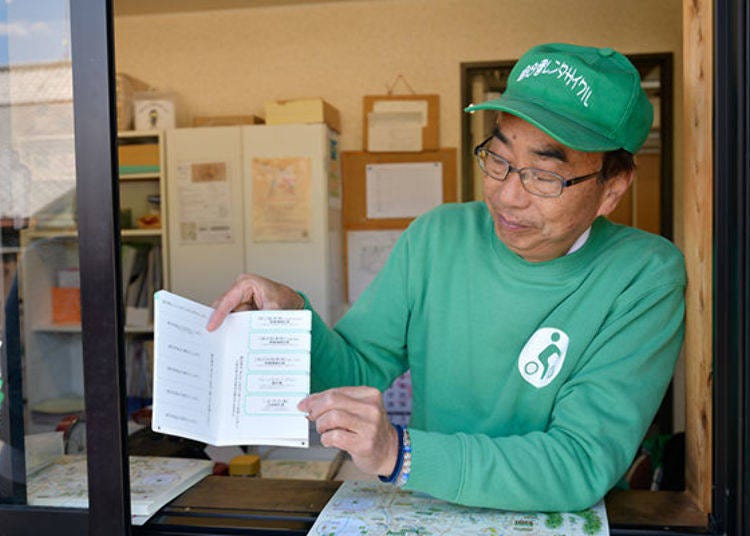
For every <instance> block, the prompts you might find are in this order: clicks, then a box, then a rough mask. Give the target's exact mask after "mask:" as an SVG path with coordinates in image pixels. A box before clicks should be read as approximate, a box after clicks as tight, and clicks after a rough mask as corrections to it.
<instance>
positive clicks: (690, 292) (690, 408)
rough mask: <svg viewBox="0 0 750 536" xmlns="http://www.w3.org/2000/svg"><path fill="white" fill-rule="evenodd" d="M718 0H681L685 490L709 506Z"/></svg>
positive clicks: (704, 508) (697, 500) (706, 507)
mask: <svg viewBox="0 0 750 536" xmlns="http://www.w3.org/2000/svg"><path fill="white" fill-rule="evenodd" d="M712 13H713V2H712V0H684V1H683V65H684V71H683V91H684V94H683V95H684V101H683V106H684V109H683V114H684V120H683V125H684V126H685V132H684V138H683V142H684V151H683V154H684V155H685V165H684V170H685V172H684V196H683V206H684V209H683V221H684V226H685V249H684V254H685V262H686V265H687V274H688V287H687V293H686V302H687V314H686V326H685V327H686V329H685V374H686V398H687V401H686V408H685V419H686V422H685V428H686V430H685V431H686V475H685V484H686V488H687V493H688V494H690V495H691V496H692V497H693V500H694V501H695V502H696V504H697V505H698V506H699V507H700V508H701V509H702V510H703V511H704V512H710V511H711V509H712V508H711V484H712V471H711V464H712V456H713V451H712V444H711V437H712V414H711V411H712V404H711V396H712V395H711V392H712V370H711V362H712V353H713V350H712V349H713V340H712V290H711V289H712V283H711V282H712V276H713V274H712V259H713V251H712V221H713V210H712V206H713V195H712V191H713V190H712V182H713V181H712V169H713V154H712V148H713V147H712V140H713V132H712V97H713V94H712V81H713V76H712V73H713V63H712V54H713V32H712Z"/></svg>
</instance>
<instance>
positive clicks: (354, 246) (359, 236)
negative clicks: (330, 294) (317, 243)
mask: <svg viewBox="0 0 750 536" xmlns="http://www.w3.org/2000/svg"><path fill="white" fill-rule="evenodd" d="M401 233H403V230H402V229H396V230H384V231H347V232H346V266H347V280H348V283H349V284H348V288H347V293H348V295H349V303H354V302H355V301H357V298H359V295H360V294H362V291H363V290H365V289H366V288H367V287H368V286H369V284H370V282H371V281H372V280H373V279H374V278H375V276H376V275H378V272H379V271H380V269H381V268H382V267H383V265H385V261H386V260H388V255H390V253H391V250H392V249H393V245H394V244H395V243H396V241H397V240H398V239H399V237H400V236H401Z"/></svg>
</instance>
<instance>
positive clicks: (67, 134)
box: [0, 0, 86, 506]
mask: <svg viewBox="0 0 750 536" xmlns="http://www.w3.org/2000/svg"><path fill="white" fill-rule="evenodd" d="M0 177H1V179H0V218H1V219H0V221H1V222H2V235H1V236H0V249H1V250H2V261H3V278H2V280H0V297H1V298H2V310H0V316H1V317H2V321H1V322H0V339H1V340H2V347H1V348H0V378H1V379H2V395H3V400H2V403H1V406H0V502H3V503H15V504H27V503H28V504H40V505H52V504H54V499H55V498H57V497H59V496H60V495H61V493H60V489H61V486H62V485H63V484H65V485H68V486H71V485H72V486H75V484H76V482H75V480H68V481H67V482H65V481H57V482H53V481H51V480H50V478H49V471H51V470H53V469H55V467H56V466H55V465H49V464H50V463H51V462H52V461H53V460H55V459H56V458H58V457H59V456H60V455H61V454H69V455H82V454H83V453H84V452H85V419H84V401H83V359H82V351H81V311H80V290H79V287H80V285H79V271H78V268H79V265H78V242H77V233H76V205H75V177H76V170H75V145H74V131H73V88H72V65H71V55H70V16H69V5H68V0H35V1H34V2H26V1H22V2H9V1H8V2H6V1H2V2H0ZM74 461H75V459H74ZM45 466H47V467H46V468H44V467H45ZM70 467H71V466H68V467H67V468H66V470H67V471H70ZM80 467H82V468H83V471H82V473H81V479H80V481H79V482H78V484H79V485H80V487H81V488H82V489H83V487H84V486H85V462H84V463H82V464H80ZM58 470H59V469H58ZM45 495H49V496H48V497H45ZM81 499H83V500H84V501H85V500H86V493H85V491H84V492H83V493H82V495H81ZM75 505H76V504H75V503H70V502H69V503H67V504H61V505H60V506H75ZM79 506H84V504H79Z"/></svg>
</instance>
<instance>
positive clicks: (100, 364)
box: [0, 0, 750, 536]
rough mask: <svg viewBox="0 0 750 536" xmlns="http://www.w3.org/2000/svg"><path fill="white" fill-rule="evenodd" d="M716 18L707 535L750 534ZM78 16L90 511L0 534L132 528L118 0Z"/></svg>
mask: <svg viewBox="0 0 750 536" xmlns="http://www.w3.org/2000/svg"><path fill="white" fill-rule="evenodd" d="M713 13H714V96H713V101H714V140H713V147H714V153H713V154H714V169H713V173H714V177H715V179H714V224H713V225H714V229H713V236H714V259H713V260H714V268H715V270H714V350H713V354H714V363H715V369H714V423H715V424H714V441H713V447H714V460H713V463H714V468H713V474H714V497H713V515H712V527H711V529H710V530H711V532H712V533H715V534H719V533H726V534H750V494H749V493H748V489H749V488H750V464H749V463H748V460H749V459H750V426H749V423H748V414H747V413H748V409H747V407H746V406H747V403H748V401H749V400H750V333H748V331H749V330H748V329H747V326H748V323H749V322H750V311H749V310H748V307H749V306H750V258H749V256H750V121H749V120H748V112H750V77H749V73H748V71H749V70H750V69H749V67H750V63H749V62H750V37H749V36H748V30H750V7H749V6H748V5H747V3H746V2H744V1H743V0H727V1H718V0H715V1H714V3H713ZM70 18H71V43H72V52H73V87H74V115H75V146H76V165H77V178H76V187H77V196H78V199H77V200H78V211H79V212H78V217H79V238H80V251H79V254H80V260H81V299H82V313H83V318H82V327H83V353H84V382H85V387H86V389H85V391H86V392H85V397H86V407H87V445H88V455H89V458H88V476H89V500H90V509H89V510H68V509H63V508H37V507H31V506H13V505H0V527H2V528H3V533H4V534H9V535H13V534H58V535H68V534H69V535H76V536H78V535H81V534H86V533H90V534H124V535H129V534H130V533H131V530H130V511H129V508H130V507H129V500H127V497H128V494H129V482H128V471H127V452H126V446H127V445H126V443H127V434H126V430H127V427H126V420H125V419H126V413H125V397H124V377H125V365H124V361H123V355H124V333H123V320H124V319H123V314H122V295H121V289H120V287H119V285H118V284H117V281H118V280H119V275H118V274H119V271H120V259H119V246H120V240H119V236H120V233H119V219H118V218H119V211H118V210H117V207H118V206H119V192H118V188H117V184H116V178H117V173H116V169H117V155H116V151H115V148H116V124H115V118H114V115H113V113H114V110H115V99H114V96H115V92H114V59H113V58H114V50H113V11H112V1H111V0H104V1H102V0H71V1H70ZM626 532H627V531H626ZM626 532H622V533H623V534H624V533H626ZM649 533H653V534H656V533H661V532H660V531H658V530H654V531H653V532H649Z"/></svg>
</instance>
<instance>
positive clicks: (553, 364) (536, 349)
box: [518, 328, 570, 388]
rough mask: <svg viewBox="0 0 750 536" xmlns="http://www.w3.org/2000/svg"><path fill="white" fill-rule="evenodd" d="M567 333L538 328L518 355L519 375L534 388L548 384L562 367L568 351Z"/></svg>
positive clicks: (553, 329) (554, 329)
mask: <svg viewBox="0 0 750 536" xmlns="http://www.w3.org/2000/svg"><path fill="white" fill-rule="evenodd" d="M569 342H570V338H569V337H568V334H567V333H565V332H564V331H562V330H559V329H557V328H539V329H538V330H536V331H535V332H534V334H533V335H532V336H531V338H530V339H529V340H528V341H527V342H526V345H525V346H524V347H523V350H521V354H520V355H519V356H518V371H519V372H520V373H521V377H522V378H523V379H524V380H526V381H527V382H529V383H530V384H531V385H533V386H534V387H536V388H541V387H545V386H547V385H549V384H550V383H551V382H552V380H554V379H555V378H556V377H557V375H558V374H559V373H560V370H561V369H562V366H563V363H564V362H565V355H566V354H567V352H568V343H569Z"/></svg>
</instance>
